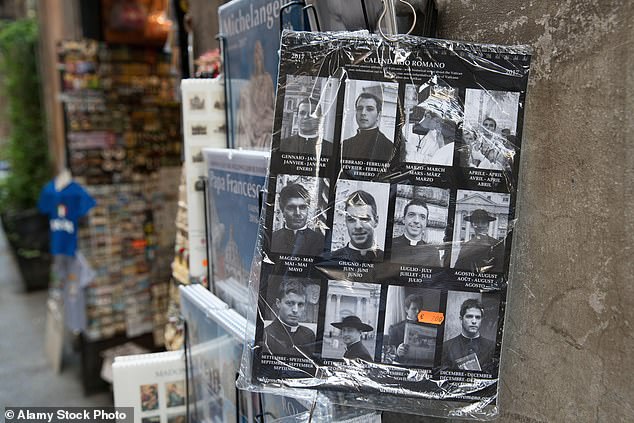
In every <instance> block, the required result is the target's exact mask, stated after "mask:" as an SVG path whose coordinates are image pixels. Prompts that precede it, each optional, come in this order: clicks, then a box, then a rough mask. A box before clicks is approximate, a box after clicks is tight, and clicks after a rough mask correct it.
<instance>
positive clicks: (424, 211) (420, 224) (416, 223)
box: [391, 198, 441, 267]
mask: <svg viewBox="0 0 634 423" xmlns="http://www.w3.org/2000/svg"><path fill="white" fill-rule="evenodd" d="M428 217H429V208H428V207H427V203H426V202H425V200H423V199H420V198H414V199H413V200H411V201H410V202H409V203H407V205H406V206H405V209H404V211H403V225H404V228H403V234H402V235H400V236H397V237H396V238H393V239H392V248H391V251H392V256H391V261H392V262H394V263H403V264H418V265H421V266H429V267H440V266H441V263H440V252H439V250H438V249H437V248H436V247H435V246H434V245H431V244H428V243H427V242H425V236H426V232H427V222H428Z"/></svg>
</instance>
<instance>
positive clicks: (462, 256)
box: [454, 209, 504, 272]
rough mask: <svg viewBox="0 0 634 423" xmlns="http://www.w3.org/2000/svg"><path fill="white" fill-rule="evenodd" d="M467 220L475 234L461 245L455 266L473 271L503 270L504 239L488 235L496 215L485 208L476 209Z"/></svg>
mask: <svg viewBox="0 0 634 423" xmlns="http://www.w3.org/2000/svg"><path fill="white" fill-rule="evenodd" d="M465 220H466V221H467V222H470V223H471V226H472V227H473V231H474V232H475V235H474V237H473V238H471V239H470V240H469V241H467V242H465V243H464V244H462V246H461V247H460V253H458V258H457V259H456V264H455V265H454V268H456V269H462V270H470V271H472V272H501V271H502V269H503V266H504V240H499V239H496V238H493V237H490V236H489V235H488V232H489V224H490V223H491V222H493V221H495V217H494V216H491V215H490V214H489V213H488V212H487V211H486V210H484V209H476V210H474V211H473V212H472V213H471V215H469V216H467V217H465ZM468 235H469V234H467V236H468Z"/></svg>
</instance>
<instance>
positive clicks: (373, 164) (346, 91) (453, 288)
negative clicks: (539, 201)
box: [238, 31, 531, 420]
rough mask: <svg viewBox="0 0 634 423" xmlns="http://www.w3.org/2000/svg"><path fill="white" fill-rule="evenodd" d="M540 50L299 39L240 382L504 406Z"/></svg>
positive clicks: (449, 410)
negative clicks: (508, 327) (523, 175)
mask: <svg viewBox="0 0 634 423" xmlns="http://www.w3.org/2000/svg"><path fill="white" fill-rule="evenodd" d="M530 57H531V56H530V50H529V48H528V47H525V46H513V47H508V46H497V45H484V44H473V43H463V42H453V41H447V40H435V39H425V38H418V37H412V36H395V37H390V38H389V39H386V38H384V37H382V36H379V35H369V34H367V33H365V32H360V33H349V32H348V33H306V32H290V31H285V32H284V34H283V37H282V47H281V62H280V73H279V80H278V89H277V99H276V106H275V122H274V130H273V137H272V149H271V162H270V169H269V175H268V179H267V194H266V197H265V201H264V205H263V212H262V216H261V222H260V230H259V239H258V247H257V250H258V251H257V254H256V259H255V260H256V261H255V263H254V266H253V270H252V276H251V281H250V289H251V294H252V298H253V299H254V306H253V308H252V310H251V314H250V316H249V320H250V321H251V322H252V323H254V325H253V327H254V328H255V332H254V333H249V334H247V336H246V341H245V348H244V354H243V358H242V363H241V374H240V377H239V379H238V386H239V387H240V388H242V389H250V390H253V391H262V392H272V393H278V394H284V395H288V396H294V395H295V396H297V397H306V396H308V392H313V393H317V394H318V398H323V399H324V400H325V401H326V400H328V401H334V402H337V403H342V404H345V405H350V406H355V407H367V408H373V409H383V410H397V411H399V412H406V413H413V414H422V415H433V416H444V417H459V418H472V419H480V420H489V419H493V418H495V417H496V416H497V415H498V414H499V410H498V405H497V398H498V396H497V395H498V394H497V393H498V387H499V383H500V374H499V369H500V352H501V346H502V339H503V328H504V314H505V306H506V301H507V292H508V289H509V286H510V285H509V279H508V275H509V264H510V261H511V244H512V237H513V229H514V225H515V222H516V216H517V210H516V207H515V205H516V199H517V182H518V171H519V162H520V160H519V159H520V153H521V149H522V124H523V119H524V108H525V104H526V89H527V82H528V72H529V63H530ZM256 302H257V308H256V306H255V305H256V304H255V303H256Z"/></svg>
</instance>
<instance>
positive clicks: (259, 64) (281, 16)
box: [218, 0, 305, 150]
mask: <svg viewBox="0 0 634 423" xmlns="http://www.w3.org/2000/svg"><path fill="white" fill-rule="evenodd" d="M282 4H284V2H281V1H278V0H233V1H230V2H228V3H226V4H224V5H222V6H220V7H219V8H218V20H219V24H220V34H221V35H222V37H223V39H224V58H225V61H224V63H223V64H224V74H225V79H226V81H227V86H226V93H227V96H226V97H227V105H228V107H229V114H228V115H229V117H228V119H229V121H228V122H227V127H228V135H229V141H230V146H231V147H233V148H245V149H251V150H252V149H256V150H268V149H269V147H270V145H271V131H272V128H273V125H272V122H273V107H274V101H275V84H276V81H277V68H278V65H279V55H277V54H275V53H274V52H277V51H279V48H280V32H281V30H280V22H281V24H282V25H283V27H284V28H293V29H296V30H303V29H304V28H305V24H304V15H303V12H302V9H301V7H297V6H292V7H289V8H285V9H284V11H283V12H281V13H280V8H281V7H282ZM265 52H266V54H265Z"/></svg>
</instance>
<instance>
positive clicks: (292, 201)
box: [271, 183, 324, 256]
mask: <svg viewBox="0 0 634 423" xmlns="http://www.w3.org/2000/svg"><path fill="white" fill-rule="evenodd" d="M310 201H311V199H310V195H309V193H308V191H307V190H306V188H304V187H303V186H301V185H300V184H297V183H290V184H288V185H286V186H285V187H284V188H282V190H281V191H280V194H279V205H280V209H281V211H282V218H283V219H284V227H283V228H282V229H279V230H277V231H274V232H273V235H272V236H271V251H273V252H276V253H284V254H291V255H304V256H318V255H319V254H321V252H322V250H323V247H324V236H323V235H322V234H321V233H319V232H316V231H314V230H312V229H310V228H309V227H308V215H309V208H310Z"/></svg>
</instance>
